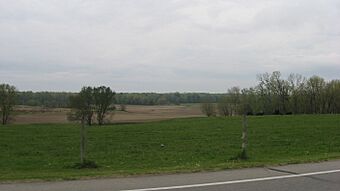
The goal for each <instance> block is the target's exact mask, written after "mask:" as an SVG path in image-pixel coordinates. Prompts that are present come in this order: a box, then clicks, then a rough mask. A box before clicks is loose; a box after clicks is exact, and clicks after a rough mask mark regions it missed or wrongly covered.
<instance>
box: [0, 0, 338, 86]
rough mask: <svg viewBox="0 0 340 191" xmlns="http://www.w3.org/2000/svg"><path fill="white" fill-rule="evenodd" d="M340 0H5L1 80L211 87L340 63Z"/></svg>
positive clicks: (323, 71)
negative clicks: (265, 74)
mask: <svg viewBox="0 0 340 191" xmlns="http://www.w3.org/2000/svg"><path fill="white" fill-rule="evenodd" d="M338 18H340V2H339V1H338V0H324V1H318V0H294V1H293V0H276V1H269V0H256V1H245V0H229V1H225V0H212V1H204V0H186V1H180V0H171V1H169V0H168V1H165V0H164V1H163V0H159V1H155V0H116V1H110V0H98V1H90V0H67V1H66V0H48V1H42V0H30V1H25V0H21V1H20V0H17V1H10V0H3V1H0V31H1V33H0V81H1V82H6V83H12V84H14V85H16V86H17V87H18V88H19V89H21V90H58V91H60V90H65V91H77V90H79V89H80V87H81V86H82V85H100V84H105V85H109V86H111V87H112V88H113V89H115V90H116V91H156V92H168V91H185V92H188V91H201V92H202V91H210V92H224V91H226V89H227V88H228V87H231V86H234V85H238V86H242V87H247V86H252V85H254V84H255V80H256V74H258V73H263V72H271V71H273V70H280V71H282V72H283V73H284V74H286V75H288V74H289V73H301V74H304V75H307V76H310V75H313V74H319V75H322V76H324V77H325V78H326V79H331V78H336V77H337V76H336V74H337V73H336V72H335V71H339V69H340V68H339V66H340V63H339V61H340V51H339V50H340V23H339V22H338Z"/></svg>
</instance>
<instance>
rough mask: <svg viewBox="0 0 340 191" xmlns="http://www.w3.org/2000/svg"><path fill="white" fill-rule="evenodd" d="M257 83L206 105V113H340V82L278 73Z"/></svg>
mask: <svg viewBox="0 0 340 191" xmlns="http://www.w3.org/2000/svg"><path fill="white" fill-rule="evenodd" d="M257 80H258V84H257V85H256V86H255V87H251V88H244V89H240V88H239V87H233V88H230V89H229V90H228V92H227V94H226V95H225V96H222V97H221V98H220V99H219V101H218V102H217V104H214V102H213V101H210V102H205V103H204V104H202V111H203V112H204V113H205V114H206V115H207V116H212V115H214V113H216V112H215V111H216V110H217V111H218V112H219V114H220V115H221V116H229V115H235V114H247V115H283V114H336V113H340V80H330V81H326V80H325V79H324V78H322V77H319V76H312V77H310V78H306V77H303V76H302V75H300V74H290V75H289V76H288V78H286V79H283V78H282V76H281V73H280V72H278V71H275V72H273V73H271V74H269V73H264V74H260V75H258V76H257ZM207 104H208V105H209V104H210V105H213V106H207ZM211 108H213V109H215V110H213V109H211ZM212 110H213V111H212Z"/></svg>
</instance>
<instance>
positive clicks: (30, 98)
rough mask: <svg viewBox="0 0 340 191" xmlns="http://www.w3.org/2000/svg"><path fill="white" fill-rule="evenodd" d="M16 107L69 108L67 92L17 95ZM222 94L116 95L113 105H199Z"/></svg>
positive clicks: (214, 99) (29, 92) (217, 98)
mask: <svg viewBox="0 0 340 191" xmlns="http://www.w3.org/2000/svg"><path fill="white" fill-rule="evenodd" d="M17 94H18V96H17V101H16V103H17V104H18V105H28V106H43V107H49V108H57V107H69V105H70V102H69V97H70V96H73V95H75V94H76V93H69V92H32V91H23V92H18V93H17ZM222 95H223V94H209V93H178V92H176V93H163V94H160V93H117V94H116V95H115V103H116V104H119V105H124V104H125V105H169V104H173V105H178V104H182V103H201V102H203V100H212V101H214V102H217V100H219V98H220V97H221V96H222Z"/></svg>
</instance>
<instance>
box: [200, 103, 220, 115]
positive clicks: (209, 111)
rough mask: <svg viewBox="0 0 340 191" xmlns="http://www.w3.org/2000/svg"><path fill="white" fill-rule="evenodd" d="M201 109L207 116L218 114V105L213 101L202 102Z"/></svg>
mask: <svg viewBox="0 0 340 191" xmlns="http://www.w3.org/2000/svg"><path fill="white" fill-rule="evenodd" d="M201 111H202V113H204V114H205V115H206V116H208V117H211V116H215V115H216V107H215V104H213V103H208V102H207V103H202V104H201Z"/></svg>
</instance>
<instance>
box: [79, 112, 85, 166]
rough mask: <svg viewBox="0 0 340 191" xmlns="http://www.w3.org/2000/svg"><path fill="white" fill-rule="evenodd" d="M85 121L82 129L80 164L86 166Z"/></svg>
mask: <svg viewBox="0 0 340 191" xmlns="http://www.w3.org/2000/svg"><path fill="white" fill-rule="evenodd" d="M85 138H86V137H85V119H84V118H83V119H82V120H81V128H80V163H81V164H84V161H85Z"/></svg>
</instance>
